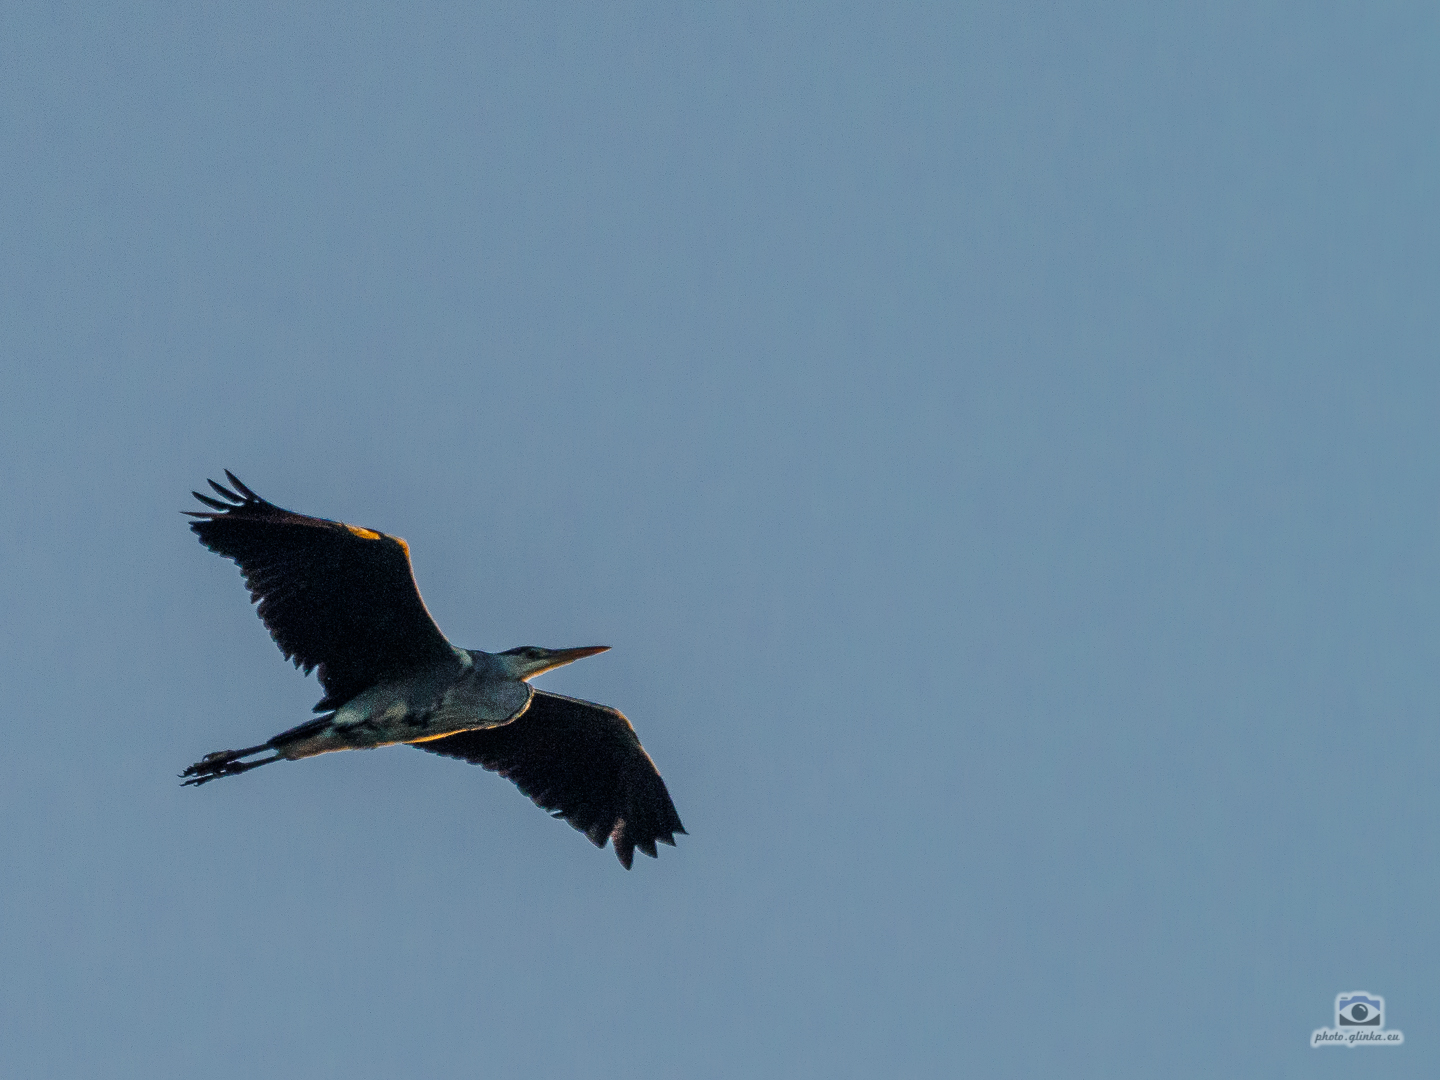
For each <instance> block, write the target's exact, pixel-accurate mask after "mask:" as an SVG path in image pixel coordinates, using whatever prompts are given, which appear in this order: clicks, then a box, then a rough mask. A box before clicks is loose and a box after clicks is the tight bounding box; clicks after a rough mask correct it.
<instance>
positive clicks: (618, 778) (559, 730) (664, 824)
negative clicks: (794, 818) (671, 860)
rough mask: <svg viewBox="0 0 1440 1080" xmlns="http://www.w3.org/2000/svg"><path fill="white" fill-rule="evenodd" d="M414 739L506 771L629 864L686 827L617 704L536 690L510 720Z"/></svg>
mask: <svg viewBox="0 0 1440 1080" xmlns="http://www.w3.org/2000/svg"><path fill="white" fill-rule="evenodd" d="M414 745H415V746H416V748H417V749H420V750H428V751H429V752H430V753H432V754H444V755H445V756H447V757H454V758H461V759H463V760H465V761H469V762H471V763H472V764H475V765H482V766H484V767H485V768H487V769H490V770H492V771H493V772H497V773H499V774H500V775H501V776H504V777H507V778H508V779H510V780H511V781H513V782H514V783H515V786H516V787H518V788H519V789H520V790H521V791H522V792H523V793H524V794H526V795H528V796H530V798H531V799H533V800H534V801H535V804H536V805H537V806H540V807H542V808H543V809H545V810H548V811H550V812H551V814H552V815H553V816H555V817H558V818H562V819H564V820H565V821H568V822H570V824H571V825H573V826H575V828H577V829H579V830H580V831H581V832H583V833H584V834H585V835H586V836H587V837H589V838H590V842H591V843H593V844H594V845H595V846H596V847H604V846H605V841H606V839H607V838H608V839H610V840H612V841H613V842H614V844H615V854H616V856H618V857H619V859H620V862H621V863H622V864H623V865H624V867H625V869H627V870H628V869H630V864H631V862H632V860H633V859H634V857H635V855H634V852H635V849H636V848H637V847H638V848H639V849H640V850H641V851H643V852H644V853H645V854H646V855H649V856H650V857H651V858H652V859H653V858H654V857H655V841H657V840H658V841H660V842H661V843H663V844H669V845H671V846H672V847H673V846H674V844H675V834H676V833H681V834H682V835H683V834H684V833H685V827H684V826H683V825H681V824H680V815H679V814H677V813H676V812H675V804H674V803H673V802H671V801H670V793H669V792H668V791H667V790H666V789H665V781H664V780H662V779H660V773H659V772H658V771H656V769H655V763H654V762H653V761H651V760H650V755H649V754H647V753H645V748H644V747H642V746H641V745H640V739H639V737H638V736H637V735H636V734H635V729H634V728H633V727H631V726H630V721H629V720H627V719H626V718H625V716H624V714H623V713H621V712H620V711H619V710H618V709H611V708H609V707H607V706H604V705H596V704H595V703H594V702H590V701H581V700H580V699H579V698H571V697H563V696H561V695H560V694H549V693H546V692H545V691H544V690H536V691H535V696H534V697H533V698H532V699H531V701H530V707H529V708H528V709H526V710H525V712H523V713H521V714H520V716H519V717H517V718H516V719H515V720H512V721H511V722H510V723H508V724H503V725H501V726H500V727H492V728H482V729H478V730H475V731H462V732H460V733H458V734H456V735H447V736H445V738H443V739H432V740H431V741H429V742H423V743H416V744H414Z"/></svg>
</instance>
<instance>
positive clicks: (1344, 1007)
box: [1335, 994, 1385, 1028]
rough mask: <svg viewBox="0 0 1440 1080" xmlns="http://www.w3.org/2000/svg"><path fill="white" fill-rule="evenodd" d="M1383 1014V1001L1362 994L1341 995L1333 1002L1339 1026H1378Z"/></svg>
mask: <svg viewBox="0 0 1440 1080" xmlns="http://www.w3.org/2000/svg"><path fill="white" fill-rule="evenodd" d="M1384 1014H1385V1002H1384V1001H1383V1000H1381V999H1380V998H1372V997H1366V996H1365V995H1364V994H1353V995H1351V996H1350V997H1342V998H1339V999H1338V1000H1337V1001H1336V1002H1335V1020H1336V1024H1337V1026H1339V1027H1375V1028H1378V1027H1379V1026H1380V1021H1381V1018H1382V1017H1383V1016H1384Z"/></svg>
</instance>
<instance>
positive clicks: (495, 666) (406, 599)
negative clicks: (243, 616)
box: [182, 472, 685, 868]
mask: <svg viewBox="0 0 1440 1080" xmlns="http://www.w3.org/2000/svg"><path fill="white" fill-rule="evenodd" d="M226 476H228V477H229V478H230V482H231V483H232V484H233V485H234V487H235V489H236V490H235V491H230V490H229V489H227V488H224V487H222V486H221V485H219V484H216V483H215V482H214V481H213V480H212V481H211V482H210V484H211V487H213V488H214V489H215V490H216V492H217V493H219V494H220V495H221V496H223V497H224V499H225V500H226V501H225V502H220V501H217V500H215V499H212V498H210V497H209V496H206V495H201V494H200V493H199V492H196V493H195V496H196V498H198V499H200V501H201V502H203V503H205V504H206V505H207V506H211V507H213V508H214V512H209V511H207V512H204V513H195V514H193V516H194V517H197V518H200V519H201V520H199V521H196V522H194V523H192V525H191V528H192V529H194V530H195V532H196V533H197V534H198V535H199V537H200V541H201V543H203V544H204V545H205V546H206V547H208V548H210V550H212V551H214V552H216V553H217V554H220V555H224V556H226V557H228V558H231V559H234V560H235V562H236V563H238V564H239V566H240V569H241V571H242V572H243V573H244V575H245V579H246V583H247V584H248V585H249V587H250V592H251V596H252V599H253V600H254V601H255V602H257V603H258V604H259V614H260V617H261V618H262V619H263V620H264V622H265V625H266V626H267V627H268V628H269V630H270V633H271V636H272V637H273V638H274V639H275V642H276V644H277V645H279V646H280V649H281V651H282V652H283V653H284V654H285V656H286V658H287V659H291V660H293V661H294V663H295V665H296V666H297V667H303V668H304V669H305V670H306V671H307V672H308V671H310V670H312V669H318V674H319V678H320V682H321V684H322V685H323V686H324V688H325V691H326V693H325V697H324V698H322V699H321V701H320V703H319V704H318V705H316V706H315V711H316V712H318V713H321V714H322V715H320V716H317V717H315V719H313V720H310V721H307V722H306V723H303V724H300V725H298V726H297V727H293V728H291V729H289V730H288V731H283V732H281V733H280V734H279V735H276V736H274V737H273V738H271V739H269V740H267V741H266V742H264V743H261V744H259V745H258V746H251V747H247V748H246V749H244V750H222V751H218V752H216V753H213V754H208V755H206V756H205V757H204V758H203V759H201V760H200V761H199V762H197V763H196V764H194V765H192V766H190V767H189V768H188V769H186V770H185V772H184V773H183V774H182V775H183V776H184V777H186V778H187V779H186V781H185V782H186V783H187V784H194V785H199V784H204V783H208V782H209V781H211V780H215V779H218V778H220V777H222V776H236V775H239V774H240V773H244V772H248V771H249V770H251V769H254V768H258V767H259V766H261V765H268V764H270V763H271V762H275V761H287V760H288V761H298V760H300V759H302V758H307V757H314V756H316V755H317V754H326V753H331V752H334V751H338V750H364V749H370V748H373V747H380V746H393V745H396V744H398V743H407V744H410V745H413V746H417V747H419V748H420V749H422V750H428V751H431V752H432V753H437V754H443V755H446V756H450V757H457V758H461V759H463V760H466V761H471V762H474V763H475V764H478V765H483V766H484V767H486V768H488V769H492V770H494V771H496V772H499V773H501V775H504V776H507V777H509V778H510V779H511V780H513V781H514V782H515V783H516V784H517V785H518V786H519V787H520V789H521V791H523V792H524V793H525V794H526V795H529V796H530V797H531V798H532V799H533V800H534V801H535V802H536V803H537V804H538V805H540V806H541V807H543V808H545V809H547V810H550V811H551V812H552V813H554V814H555V816H557V817H563V818H565V819H566V820H568V821H569V822H570V823H571V824H572V825H574V826H575V827H576V828H577V829H580V830H581V831H582V832H584V833H585V834H586V835H587V836H588V837H589V838H590V839H591V840H592V841H593V842H594V843H595V844H596V845H597V846H603V845H604V843H605V841H606V840H607V839H610V840H613V842H614V846H615V853H616V855H618V856H619V858H620V861H621V862H622V863H623V864H624V865H625V866H626V868H628V867H629V866H630V863H631V859H632V857H633V856H632V852H633V850H634V849H635V848H637V847H638V848H639V849H640V850H641V851H643V852H645V853H646V854H647V855H650V856H652V857H653V856H654V855H655V843H656V841H657V840H658V841H660V842H661V843H667V844H672V845H673V843H674V834H675V833H684V831H685V829H684V828H683V826H681V824H680V818H679V816H678V815H677V814H676V812H675V807H674V804H673V803H672V802H671V801H670V795H669V792H668V791H666V789H665V782H664V781H663V780H661V778H660V774H659V772H657V771H656V769H655V765H654V763H653V762H652V761H651V760H650V757H649V755H647V754H646V753H645V751H644V749H643V748H642V747H641V745H640V740H639V739H638V738H637V737H636V735H635V729H634V728H633V727H631V726H630V722H629V721H628V720H626V719H625V717H624V716H623V715H621V714H620V713H619V712H618V711H616V710H614V709H611V708H608V707H607V706H604V705H596V704H594V703H593V702H588V701H581V700H579V699H577V698H568V697H562V696H560V695H558V694H550V693H547V692H545V691H543V690H536V689H534V688H533V687H531V686H530V685H529V682H528V680H529V679H531V678H533V677H534V676H536V675H538V674H540V673H541V672H543V671H548V670H550V669H551V668H555V667H559V666H560V665H562V664H568V663H571V662H572V661H574V660H578V659H580V658H581V657H584V656H591V655H594V654H595V653H599V652H604V651H605V648H606V646H589V647H584V648H578V649H542V648H539V647H537V646H532V645H526V646H521V647H520V648H517V649H510V650H508V651H506V652H501V653H489V652H483V651H480V650H470V649H461V648H457V647H456V646H454V645H451V644H450V642H449V641H447V640H446V639H445V637H444V635H443V634H441V633H440V630H439V628H438V627H437V626H436V625H435V623H434V621H433V620H432V619H431V618H430V614H429V612H428V611H426V610H425V605H424V602H423V601H422V600H421V599H420V593H419V591H418V590H417V589H416V588H415V583H414V578H413V575H412V574H411V570H410V553H409V547H408V546H407V545H406V543H405V541H403V540H401V539H400V538H398V537H394V536H388V535H386V534H384V533H380V532H376V531H375V530H373V529H362V528H358V527H356V526H354V525H346V524H344V523H343V522H337V521H329V520H327V519H324V518H312V517H306V516H304V515H300V514H293V513H291V512H290V511H288V510H282V509H281V508H280V507H278V506H275V505H273V504H272V503H268V502H266V501H265V500H264V499H261V498H260V497H259V496H257V495H255V494H254V492H252V491H250V489H249V488H247V487H245V485H244V484H242V483H240V481H239V480H237V479H236V478H235V476H234V474H233V473H229V472H227V473H226ZM236 492H239V494H237V493H236ZM261 754H269V756H266V757H257V756H256V755H261ZM246 759H254V760H246Z"/></svg>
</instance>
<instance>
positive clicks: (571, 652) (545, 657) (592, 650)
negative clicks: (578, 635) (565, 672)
mask: <svg viewBox="0 0 1440 1080" xmlns="http://www.w3.org/2000/svg"><path fill="white" fill-rule="evenodd" d="M609 648H610V646H609V645H586V646H583V647H582V648H579V649H542V648H541V647H540V646H539V645H521V646H520V647H519V648H518V649H506V650H505V651H504V652H502V653H496V654H495V655H496V657H497V658H499V660H500V661H501V662H502V663H503V664H504V665H505V666H506V667H507V668H508V669H509V671H510V674H511V675H513V676H514V677H515V678H517V679H533V678H534V677H535V676H536V675H539V674H540V673H541V672H542V671H549V670H550V669H551V668H557V667H562V666H563V665H565V664H569V663H573V662H574V661H576V660H579V659H580V658H581V657H582V656H594V655H595V654H596V653H602V652H605V651H606V650H607V649H609Z"/></svg>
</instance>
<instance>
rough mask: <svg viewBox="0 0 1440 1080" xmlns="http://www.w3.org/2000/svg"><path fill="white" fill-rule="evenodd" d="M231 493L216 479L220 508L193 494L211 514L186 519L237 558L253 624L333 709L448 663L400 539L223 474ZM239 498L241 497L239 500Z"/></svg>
mask: <svg viewBox="0 0 1440 1080" xmlns="http://www.w3.org/2000/svg"><path fill="white" fill-rule="evenodd" d="M225 475H226V476H228V477H229V478H230V483H231V484H233V485H234V486H235V491H231V490H230V489H228V488H225V487H222V486H221V485H219V484H217V483H216V482H215V481H214V480H211V481H210V486H211V487H212V488H214V489H215V491H216V492H217V493H218V494H219V495H221V496H222V497H223V498H224V499H225V500H226V501H225V502H221V501H219V500H218V499H212V498H210V497H209V496H207V495H201V494H200V493H199V492H198V491H197V492H195V493H194V495H195V497H196V498H197V499H199V500H200V501H201V502H202V503H204V504H205V505H206V506H210V507H213V508H214V511H213V512H206V513H198V512H195V511H186V513H188V514H190V516H191V517H196V518H199V519H200V520H199V521H192V522H191V523H190V528H192V529H194V530H195V533H196V534H197V535H198V536H199V537H200V542H201V543H202V544H204V545H205V546H206V547H208V548H209V549H210V550H211V551H213V552H215V553H216V554H219V555H224V556H225V557H226V558H228V559H234V560H235V562H236V563H238V564H239V566H240V571H241V573H243V574H244V575H245V584H246V585H248V586H249V588H250V599H251V602H252V603H257V602H258V603H259V605H260V607H259V614H260V618H261V619H262V620H264V622H265V626H266V627H267V628H268V629H269V631H270V636H271V637H273V638H274V639H275V644H277V645H279V646H280V651H281V652H283V653H284V654H285V659H287V660H293V661H294V662H295V666H296V667H299V668H303V669H304V670H305V673H306V674H307V675H308V674H309V673H310V671H311V670H312V669H314V668H319V677H320V684H321V685H322V686H324V688H325V697H324V699H323V700H322V701H321V702H320V704H318V705H316V706H315V711H316V712H323V711H324V710H326V709H333V708H336V707H338V706H340V705H342V704H344V703H345V702H346V701H348V700H350V698H352V697H354V696H355V695H356V694H358V693H360V691H362V690H364V689H366V688H367V687H370V686H373V685H374V684H375V683H376V682H377V681H379V680H380V679H382V678H385V677H387V676H391V675H399V674H403V673H406V672H408V671H412V670H414V669H415V668H417V667H419V666H422V665H424V664H426V663H430V662H435V661H439V660H445V659H450V658H453V656H454V653H453V652H452V650H451V648H450V643H449V642H448V641H446V640H445V635H444V634H442V633H441V632H440V628H439V627H438V626H436V625H435V621H434V620H433V619H432V618H431V617H430V613H429V612H428V611H426V610H425V602H424V601H423V600H421V599H420V590H419V589H418V588H416V586H415V576H414V574H413V573H412V572H411V569H410V548H409V546H408V545H406V543H405V541H404V540H401V539H400V538H399V537H397V536H387V535H385V534H384V533H379V532H375V531H374V530H373V529H361V528H357V527H356V526H354V525H346V524H344V523H343V522H339V521H327V520H326V519H324V518H314V517H306V516H304V515H303V514H292V513H291V512H290V511H289V510H282V509H281V508H280V507H278V506H275V505H274V504H273V503H268V502H266V501H265V500H264V499H262V498H260V496H258V495H256V494H255V493H254V492H253V491H251V490H250V489H249V488H247V487H246V486H245V485H244V484H242V483H241V482H240V481H239V480H237V479H236V478H235V475H234V474H233V473H231V472H230V471H228V470H227V471H226V473H225ZM236 492H238V493H239V494H237V493H236Z"/></svg>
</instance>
